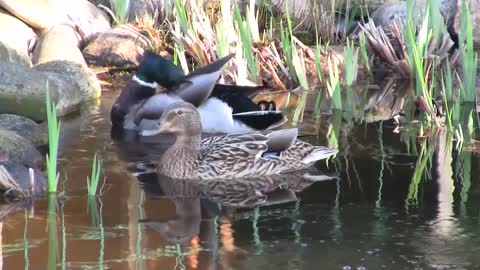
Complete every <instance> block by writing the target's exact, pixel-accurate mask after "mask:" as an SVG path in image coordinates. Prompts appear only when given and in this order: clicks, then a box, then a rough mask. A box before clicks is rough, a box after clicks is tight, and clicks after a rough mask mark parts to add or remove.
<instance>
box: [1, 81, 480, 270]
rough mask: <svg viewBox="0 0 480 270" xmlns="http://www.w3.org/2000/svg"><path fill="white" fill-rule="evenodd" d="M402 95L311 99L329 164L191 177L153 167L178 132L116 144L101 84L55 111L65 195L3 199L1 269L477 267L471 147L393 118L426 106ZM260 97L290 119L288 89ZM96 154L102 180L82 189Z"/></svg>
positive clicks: (382, 92)
mask: <svg viewBox="0 0 480 270" xmlns="http://www.w3.org/2000/svg"><path fill="white" fill-rule="evenodd" d="M406 91H407V90H405V88H404V86H403V83H402V82H395V81H392V80H386V81H385V82H384V83H383V84H381V85H380V86H365V87H363V86H359V87H358V88H356V89H355V91H354V95H353V101H354V103H355V104H360V106H358V107H356V108H352V110H351V111H347V112H331V111H330V110H329V108H328V106H327V105H326V104H327V103H326V102H324V101H323V98H322V96H321V95H317V96H316V95H311V94H309V95H307V96H305V97H304V99H303V101H304V102H305V110H304V111H302V112H301V113H300V114H298V112H297V115H298V121H299V122H300V126H301V130H302V132H301V133H302V139H303V140H306V141H308V142H310V143H313V144H317V145H330V146H334V147H338V148H339V150H340V152H339V154H338V155H337V157H336V158H335V159H334V160H331V161H329V162H328V163H325V162H318V163H316V164H315V166H313V167H312V168H311V170H309V171H306V172H305V171H303V172H299V173H294V174H286V175H280V176H277V177H271V178H265V179H262V181H260V180H258V179H243V180H232V179H228V180H224V181H207V182H196V183H192V182H190V181H172V180H171V179H168V178H163V177H160V176H158V175H156V174H155V173H154V171H155V168H154V165H152V163H149V161H151V160H155V159H158V157H159V156H160V155H161V153H162V152H163V151H164V150H165V149H166V147H167V146H168V145H169V144H170V143H171V142H172V141H173V139H174V138H173V137H171V136H163V135H162V136H160V137H154V138H148V139H139V138H138V136H137V135H136V134H123V135H122V136H117V135H118V134H113V135H115V136H113V140H112V134H111V130H110V124H109V110H110V107H111V105H112V103H113V101H114V99H115V97H114V96H113V95H112V94H111V93H108V92H107V93H106V95H105V96H104V97H103V98H102V100H101V103H100V104H91V105H89V106H86V107H85V108H83V109H82V111H81V113H80V115H74V116H69V117H68V118H66V119H63V122H62V127H63V129H62V131H61V156H62V159H61V164H60V168H61V170H60V172H61V175H62V178H63V181H62V183H63V190H64V195H65V196H62V195H58V196H57V197H54V196H46V197H45V198H40V199H37V200H36V201H35V202H25V203H17V204H10V205H2V206H1V207H0V216H1V217H2V219H1V223H0V224H1V225H0V232H1V236H2V237H1V239H0V240H1V249H0V255H1V256H0V258H1V261H0V269H22V268H23V269H58V268H61V269H261V268H265V269H479V268H480V259H479V257H478V252H479V249H480V238H479V236H478V233H477V232H478V229H479V222H480V219H479V213H480V200H479V199H480V189H479V185H478V181H477V179H478V177H476V175H478V174H479V172H478V166H477V164H478V163H479V159H478V152H477V149H478V146H476V142H475V141H473V143H467V142H468V140H466V143H465V145H463V147H462V146H460V147H459V148H457V142H456V141H455V140H454V137H453V136H452V134H450V133H448V132H444V131H439V130H436V129H435V128H434V127H431V126H429V125H421V124H420V123H411V124H407V125H402V124H400V125H398V124H396V123H395V121H393V120H391V119H392V117H393V116H396V115H399V114H401V115H403V116H404V117H405V118H408V119H409V121H410V120H413V119H414V118H416V117H421V114H422V112H418V111H416V109H415V106H413V105H412V106H410V107H409V106H403V105H402V104H404V103H408V102H409V101H408V100H406V94H405V93H406ZM262 98H263V99H267V100H268V99H272V100H275V101H276V103H277V104H283V105H282V106H283V107H284V108H285V109H286V111H287V112H289V113H290V116H291V117H290V119H292V117H293V115H294V114H295V110H294V108H292V106H291V105H292V104H295V102H296V101H295V100H296V99H297V97H295V96H290V97H275V96H273V97H269V96H264V97H262ZM303 101H302V100H301V102H303ZM280 107H281V106H280ZM402 107H403V111H402V110H401V109H400V108H402ZM405 108H406V109H405ZM290 124H291V123H290ZM466 130H468V129H466ZM475 132H476V130H468V132H465V135H466V136H471V137H472V138H476V137H477V136H475ZM95 153H98V154H99V155H100V156H101V158H102V160H103V164H104V169H103V175H104V176H106V182H105V188H104V192H103V194H102V195H101V196H100V197H88V196H86V178H87V176H88V175H89V174H90V168H91V167H90V166H91V159H92V158H93V156H94V154H95ZM312 176H316V177H312ZM332 177H335V178H333V179H332ZM321 180H326V181H321ZM61 187H62V186H61Z"/></svg>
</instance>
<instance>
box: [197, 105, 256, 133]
mask: <svg viewBox="0 0 480 270" xmlns="http://www.w3.org/2000/svg"><path fill="white" fill-rule="evenodd" d="M197 109H198V112H199V113H200V118H201V122H202V128H203V131H204V132H206V133H245V132H250V131H253V129H252V128H250V127H248V126H247V125H245V124H243V123H241V122H239V121H236V120H234V119H233V116H232V108H230V107H229V106H228V105H227V104H226V103H224V102H223V101H221V100H219V99H217V98H209V99H208V100H207V101H206V102H204V103H203V104H202V105H200V106H199V107H198V108H197Z"/></svg>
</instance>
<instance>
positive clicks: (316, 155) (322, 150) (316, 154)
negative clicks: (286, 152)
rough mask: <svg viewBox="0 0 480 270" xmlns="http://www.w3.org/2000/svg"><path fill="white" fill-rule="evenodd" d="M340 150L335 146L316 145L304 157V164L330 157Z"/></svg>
mask: <svg viewBox="0 0 480 270" xmlns="http://www.w3.org/2000/svg"><path fill="white" fill-rule="evenodd" d="M337 152H338V150H337V149H335V148H330V147H323V146H315V148H314V149H313V150H312V151H311V152H310V153H309V154H308V155H306V156H305V157H304V158H303V159H302V163H303V164H311V163H313V162H315V161H318V160H322V159H326V158H329V157H331V156H333V155H335V154H336V153H337Z"/></svg>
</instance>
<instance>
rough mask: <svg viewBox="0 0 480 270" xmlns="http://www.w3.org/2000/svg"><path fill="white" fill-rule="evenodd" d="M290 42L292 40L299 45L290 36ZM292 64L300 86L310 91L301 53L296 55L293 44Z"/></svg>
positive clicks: (296, 51) (296, 40) (295, 48)
mask: <svg viewBox="0 0 480 270" xmlns="http://www.w3.org/2000/svg"><path fill="white" fill-rule="evenodd" d="M292 40H294V41H295V42H296V43H300V41H299V40H298V39H297V38H296V37H294V36H292ZM292 64H293V68H294V70H295V75H296V77H297V79H298V82H299V83H300V85H301V86H302V87H303V89H305V90H308V89H310V86H309V85H308V80H307V74H306V71H305V61H304V60H303V53H301V54H299V53H298V50H297V46H295V43H293V44H292Z"/></svg>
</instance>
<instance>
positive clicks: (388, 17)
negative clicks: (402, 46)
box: [371, 0, 480, 30]
mask: <svg viewBox="0 0 480 270" xmlns="http://www.w3.org/2000/svg"><path fill="white" fill-rule="evenodd" d="M425 1H426V0H417V1H416V2H415V12H416V15H417V16H418V22H417V27H420V24H421V23H422V18H423V16H424V10H425V6H426V2H425ZM454 1H455V0H440V13H441V15H442V18H443V21H444V22H447V26H448V24H449V23H450V22H451V21H452V18H453V14H454V10H455V5H454ZM458 1H461V0H458ZM479 1H480V0H479ZM407 13H408V10H407V2H406V1H402V2H391V3H385V4H383V5H382V6H380V7H379V8H378V9H377V10H375V11H374V12H373V13H372V16H371V18H372V19H373V21H374V22H375V25H376V26H382V27H383V28H384V29H387V30H388V29H389V28H390V26H391V25H392V24H393V21H397V24H398V25H399V26H403V25H405V23H406V22H407Z"/></svg>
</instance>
